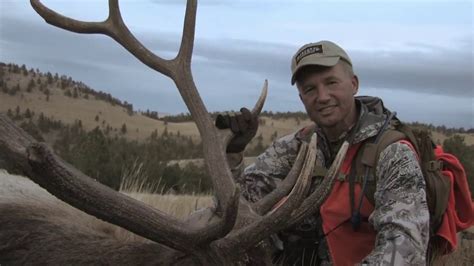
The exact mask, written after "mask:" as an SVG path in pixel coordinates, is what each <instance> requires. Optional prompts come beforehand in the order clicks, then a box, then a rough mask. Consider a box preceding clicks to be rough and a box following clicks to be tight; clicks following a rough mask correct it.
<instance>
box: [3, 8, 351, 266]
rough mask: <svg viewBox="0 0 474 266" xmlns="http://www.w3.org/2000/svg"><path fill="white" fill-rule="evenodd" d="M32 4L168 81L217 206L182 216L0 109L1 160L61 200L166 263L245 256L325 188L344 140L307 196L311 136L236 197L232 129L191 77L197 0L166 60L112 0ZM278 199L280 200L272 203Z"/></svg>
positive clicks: (306, 209)
mask: <svg viewBox="0 0 474 266" xmlns="http://www.w3.org/2000/svg"><path fill="white" fill-rule="evenodd" d="M31 5H32V6H33V8H34V9H35V11H36V12H37V13H38V14H39V15H40V16H41V17H43V18H44V19H45V20H46V22H47V23H49V24H51V25H54V26H56V27H59V28H62V29H65V30H68V31H72V32H76V33H98V34H104V35H107V36H109V37H111V38H113V39H114V40H115V41H116V42H118V43H119V44H121V45H122V46H123V47H124V48H125V49H127V50H128V51H129V52H130V53H131V54H133V55H134V56H135V57H136V58H137V59H138V60H140V61H141V62H142V63H143V64H145V65H147V66H149V67H150V68H152V69H154V70H156V71H158V72H160V73H162V74H163V75H165V76H168V77H169V78H171V79H172V80H173V81H174V83H175V84H176V87H177V88H178V90H179V92H180V94H181V96H182V98H183V100H184V102H185V103H186V105H187V107H188V109H189V111H190V113H191V115H192V116H193V118H194V121H195V122H196V125H197V128H198V130H199V132H200V135H201V139H202V142H203V147H204V148H203V149H204V159H205V165H206V169H207V171H208V174H209V175H210V176H211V179H212V184H213V188H214V191H215V198H216V206H215V207H214V208H212V209H210V213H211V215H210V216H211V217H209V216H208V217H207V218H212V219H207V221H206V222H202V220H203V217H204V216H200V217H201V218H200V219H197V220H199V221H200V222H196V219H195V218H192V219H189V220H188V221H181V220H178V219H175V218H173V217H171V216H169V215H167V214H165V213H163V212H161V211H159V210H156V209H154V208H151V207H150V206H148V205H146V204H144V203H142V202H139V201H137V200H134V199H132V198H129V197H127V196H126V195H123V194H121V193H118V192H116V191H114V190H112V189H110V188H108V187H106V186H103V185H101V184H99V183H98V182H96V181H95V180H93V179H92V178H90V177H88V176H86V175H85V174H83V173H81V172H80V171H79V170H77V169H75V168H74V167H73V166H71V165H69V164H67V163H66V162H64V161H63V160H62V159H61V158H59V157H58V156H56V155H55V154H54V153H53V152H52V151H51V150H50V149H49V148H48V147H47V146H46V145H45V144H42V143H37V142H36V141H35V140H34V139H33V138H32V137H30V136H29V135H28V134H27V133H25V132H24V131H23V130H21V129H19V128H18V127H16V126H15V125H14V124H13V123H12V122H11V121H10V120H9V119H8V118H6V117H5V116H1V115H0V147H2V148H3V150H5V151H6V155H7V156H6V158H5V160H7V161H9V162H10V163H11V164H13V165H16V166H17V167H19V168H21V169H22V171H23V173H24V174H25V175H27V176H28V177H29V178H31V179H32V180H33V181H34V182H36V183H37V184H39V185H40V186H41V187H43V188H45V189H46V190H47V191H48V192H50V193H51V194H53V195H54V196H56V197H57V198H59V199H60V200H62V201H64V202H66V203H68V204H69V205H72V206H74V207H76V208H77V209H79V210H81V211H83V212H86V213H88V214H90V215H92V216H95V217H97V218H99V219H101V220H104V221H106V222H109V223H112V224H114V225H117V226H120V227H122V228H124V229H126V230H128V231H130V232H133V233H135V234H137V235H139V236H142V237H144V238H146V239H149V240H150V241H152V242H154V243H158V244H160V245H163V246H166V247H167V248H168V249H169V250H171V251H172V253H173V252H174V253H176V254H180V259H179V261H178V259H177V257H176V256H164V255H163V254H155V255H156V256H157V257H160V256H163V261H162V263H163V264H165V265H167V264H181V263H182V264H203V265H224V264H225V265H230V264H240V263H248V262H251V261H252V258H249V255H248V254H249V250H250V249H251V248H253V247H255V246H257V245H258V244H259V243H261V242H262V241H263V240H265V239H267V238H268V237H269V236H270V235H271V234H273V233H275V232H278V231H280V230H282V229H284V228H286V227H288V226H290V225H292V224H295V223H297V222H299V221H301V220H302V219H304V218H305V216H306V215H311V214H312V213H314V212H315V211H316V210H317V209H318V208H319V206H320V205H321V204H322V202H323V201H324V199H325V198H326V196H327V195H328V193H329V191H330V189H331V186H332V184H333V183H334V179H335V178H334V177H335V176H336V174H337V172H338V170H339V168H340V165H341V162H342V159H343V158H344V156H345V153H346V151H347V147H348V145H347V143H345V144H344V145H343V148H341V150H340V151H339V154H338V156H337V157H338V158H339V159H337V160H335V163H334V164H333V165H332V166H331V169H330V171H329V172H330V176H329V177H328V178H326V179H324V181H323V183H322V184H321V185H320V186H319V187H318V188H317V189H316V190H315V191H314V192H312V193H311V195H310V196H308V197H306V196H307V194H308V192H309V184H310V182H309V179H310V177H311V173H312V171H313V167H314V164H315V157H316V139H317V138H316V136H313V137H312V140H311V142H310V143H303V144H302V145H301V148H300V151H299V154H298V156H297V159H296V161H295V163H294V165H293V168H292V169H291V171H290V173H289V174H288V176H287V178H286V179H285V180H284V181H283V182H282V183H281V184H280V186H279V187H278V188H277V189H276V190H275V191H273V192H272V193H270V194H269V195H267V196H266V197H265V198H263V199H261V200H260V201H258V202H256V203H253V204H250V203H249V202H246V201H245V199H243V198H241V197H240V193H239V188H238V186H236V184H235V183H234V180H233V177H232V174H231V171H230V168H229V165H228V164H227V161H226V154H225V150H226V146H227V144H228V143H229V141H230V139H231V138H232V133H231V132H230V130H218V129H217V128H216V127H214V124H213V121H212V119H211V116H210V115H209V114H208V112H207V110H206V107H205V106H204V103H203V101H202V100H201V98H200V96H199V93H198V90H197V89H196V86H195V84H194V81H193V77H192V72H191V57H192V51H193V42H194V29H195V19H196V9H197V1H196V0H188V2H187V6H186V15H185V22H184V29H183V36H182V41H181V46H180V49H179V52H178V54H177V56H176V57H175V58H173V59H171V60H165V59H163V58H161V57H159V56H157V55H155V54H154V53H153V52H151V51H150V50H148V49H147V48H146V47H145V46H143V45H142V44H141V43H140V41H139V40H137V39H136V38H135V37H134V36H133V34H132V33H131V32H130V30H129V29H128V28H127V26H126V25H125V24H124V22H123V20H122V17H121V14H120V9H119V5H118V0H109V16H108V18H107V19H106V20H105V21H103V22H84V21H78V20H74V19H72V18H68V17H64V16H62V15H60V14H58V13H56V12H54V11H53V10H51V9H49V8H47V7H46V6H44V5H43V4H42V3H41V2H40V1H39V0H31ZM266 93H267V82H266V81H265V84H264V88H263V90H262V94H261V96H260V98H259V100H258V101H257V103H256V105H255V107H254V108H253V110H252V112H253V113H254V114H256V115H258V114H259V113H260V111H261V109H262V107H263V103H264V101H265V97H266ZM282 198H283V199H284V200H283V201H282V200H281V199H282ZM277 202H283V203H282V204H278V207H274V206H275V204H276V203H277ZM0 203H1V202H0ZM208 213H209V210H208ZM1 230H2V228H0V231H1ZM36 241H41V240H36ZM4 242H5V241H4ZM42 244H44V245H49V244H50V243H46V242H45V243H42ZM13 251H14V250H13ZM13 251H10V252H13ZM7 252H8V251H7ZM44 256H47V254H46V255H44ZM258 256H262V255H261V254H259V255H258ZM0 257H1V253H0ZM183 258H184V259H183ZM0 261H1V260H0ZM38 263H41V262H40V261H38ZM266 263H270V261H267V262H266Z"/></svg>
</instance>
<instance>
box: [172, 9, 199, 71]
mask: <svg viewBox="0 0 474 266" xmlns="http://www.w3.org/2000/svg"><path fill="white" fill-rule="evenodd" d="M196 11H197V1H188V2H187V4H186V15H185V16H184V27H183V36H182V38H181V46H180V48H179V52H178V55H177V56H176V58H178V59H180V60H182V61H183V62H182V63H183V64H186V65H187V66H189V67H190V65H191V57H192V55H193V46H194V45H193V44H194V32H195V28H196Z"/></svg>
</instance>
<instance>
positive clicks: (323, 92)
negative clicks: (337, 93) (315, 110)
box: [318, 86, 331, 102]
mask: <svg viewBox="0 0 474 266" xmlns="http://www.w3.org/2000/svg"><path fill="white" fill-rule="evenodd" d="M330 99H331V96H330V95H329V90H328V88H326V87H325V86H322V87H321V88H320V89H319V91H318V102H327V101H329V100H330Z"/></svg>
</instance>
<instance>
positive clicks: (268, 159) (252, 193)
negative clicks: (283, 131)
mask: <svg viewBox="0 0 474 266" xmlns="http://www.w3.org/2000/svg"><path fill="white" fill-rule="evenodd" d="M300 144H301V142H300V140H298V139H297V138H296V137H295V134H290V135H287V136H285V137H282V138H280V139H278V140H276V141H275V142H273V144H272V145H271V146H270V147H269V148H267V149H266V150H265V152H263V153H262V154H260V155H259V156H258V157H257V158H256V160H255V162H254V163H253V164H251V165H249V166H248V167H247V168H245V170H244V171H243V173H241V171H240V172H239V171H237V170H236V171H235V173H234V178H235V179H236V181H237V182H238V183H239V185H240V186H241V188H242V194H243V196H244V197H245V198H246V199H247V200H249V201H251V202H255V201H257V200H259V199H261V198H262V197H263V196H265V195H266V194H268V193H270V192H271V191H272V190H273V189H275V188H276V186H277V184H278V182H280V181H281V180H282V179H283V178H285V177H286V175H287V174H288V172H289V171H290V169H291V166H292V165H293V162H294V160H295V158H296V155H297V154H298V149H299V147H300ZM241 167H243V166H241Z"/></svg>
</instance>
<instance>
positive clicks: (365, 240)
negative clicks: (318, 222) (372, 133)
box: [320, 144, 376, 265]
mask: <svg viewBox="0 0 474 266" xmlns="http://www.w3.org/2000/svg"><path fill="white" fill-rule="evenodd" d="M359 146H360V144H356V145H352V146H351V147H349V150H348V151H347V154H346V158H345V159H344V162H343V164H342V167H341V171H340V173H341V174H343V175H345V176H348V174H349V172H350V169H351V164H352V160H353V159H354V157H355V155H356V153H357V150H358V148H359ZM361 190H362V189H361V186H360V185H359V184H358V183H356V184H355V185H354V198H355V199H359V197H360V195H361V193H362V191H361ZM363 197H364V198H363V201H362V207H361V210H360V214H361V217H363V218H366V220H367V218H368V217H369V215H370V214H371V213H372V212H373V210H374V206H373V205H372V204H371V203H370V202H369V201H368V200H367V198H366V197H365V195H364V196H363ZM350 206H351V204H350V189H349V181H348V180H343V181H341V180H336V181H335V184H334V187H333V189H332V191H331V193H330V194H329V196H328V198H327V199H326V201H325V202H324V203H323V204H322V205H321V208H320V215H321V218H322V222H323V224H322V226H323V231H324V234H325V235H326V241H327V244H328V248H329V254H330V256H331V259H332V262H333V263H334V265H354V264H356V263H360V262H361V261H362V259H364V258H365V257H366V256H367V255H368V254H369V253H370V252H371V251H372V250H373V249H374V244H375V236H376V232H375V230H374V229H373V228H372V226H371V225H370V224H369V223H368V222H362V223H361V225H360V227H359V229H358V230H357V231H354V230H353V228H352V224H351V222H350V218H351V207H350Z"/></svg>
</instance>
